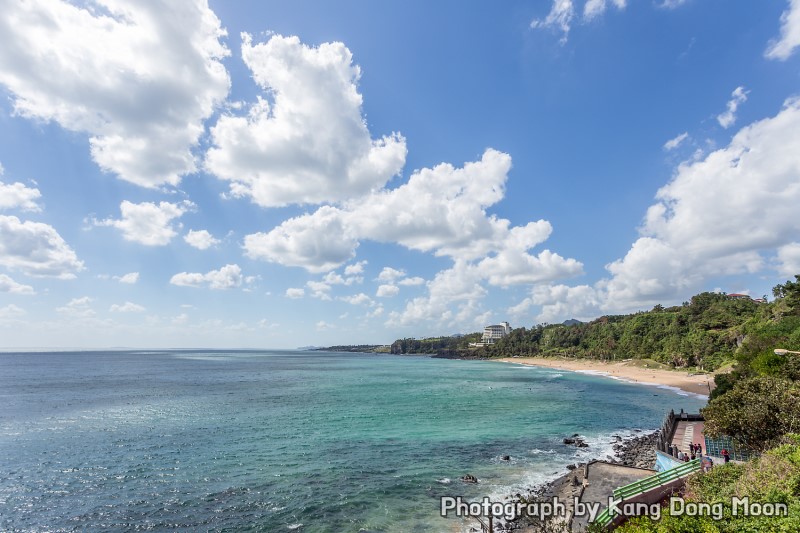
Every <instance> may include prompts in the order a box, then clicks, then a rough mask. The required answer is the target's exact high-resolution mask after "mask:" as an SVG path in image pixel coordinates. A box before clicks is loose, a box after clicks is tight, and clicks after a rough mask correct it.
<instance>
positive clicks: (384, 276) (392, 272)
mask: <svg viewBox="0 0 800 533" xmlns="http://www.w3.org/2000/svg"><path fill="white" fill-rule="evenodd" d="M405 275H406V273H405V271H404V270H398V269H396V268H392V267H383V270H381V273H380V274H378V281H388V282H389V283H391V282H393V281H395V280H396V279H398V278H402V277H404V276H405Z"/></svg>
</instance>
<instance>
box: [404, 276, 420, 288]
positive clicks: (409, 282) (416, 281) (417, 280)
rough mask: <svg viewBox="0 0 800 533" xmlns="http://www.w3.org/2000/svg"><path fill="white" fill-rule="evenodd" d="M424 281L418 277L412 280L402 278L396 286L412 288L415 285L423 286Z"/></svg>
mask: <svg viewBox="0 0 800 533" xmlns="http://www.w3.org/2000/svg"><path fill="white" fill-rule="evenodd" d="M424 283H425V280H424V279H422V278H421V277H419V276H415V277H413V278H404V279H401V280H400V281H398V282H397V284H398V285H404V286H406V287H413V286H416V285H423V284H424Z"/></svg>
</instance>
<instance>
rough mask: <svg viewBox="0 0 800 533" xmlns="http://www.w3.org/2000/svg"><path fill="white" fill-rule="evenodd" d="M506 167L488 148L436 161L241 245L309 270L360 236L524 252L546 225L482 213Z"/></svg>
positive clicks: (434, 247)
mask: <svg viewBox="0 0 800 533" xmlns="http://www.w3.org/2000/svg"><path fill="white" fill-rule="evenodd" d="M510 168H511V158H510V157H509V156H508V155H507V154H504V153H502V152H498V151H496V150H491V149H489V150H487V151H486V152H485V153H484V154H483V156H482V158H481V160H480V161H477V162H471V163H467V164H465V165H464V166H463V167H462V168H455V167H453V166H452V165H449V164H440V165H437V166H436V167H434V168H433V169H422V170H420V171H417V172H415V173H414V174H413V175H412V176H411V177H410V178H409V180H408V182H407V183H406V184H404V185H401V186H399V187H397V188H395V189H392V190H382V191H376V192H374V193H371V194H369V195H366V196H363V197H360V198H356V199H353V200H351V201H350V202H347V203H346V204H345V206H344V207H341V208H340V207H333V206H323V207H321V208H319V209H318V210H317V211H315V212H314V213H311V214H305V215H301V216H299V217H295V218H292V219H289V220H287V221H285V222H283V223H282V224H280V225H279V226H277V227H276V228H274V229H272V230H271V231H269V232H267V233H256V234H252V235H248V236H246V237H245V244H244V246H245V250H246V253H247V255H248V256H249V257H252V258H255V259H265V260H268V261H272V262H275V263H279V264H282V265H287V266H300V267H303V268H305V269H306V270H308V271H310V272H325V271H330V270H332V269H334V268H336V267H338V266H339V265H341V264H343V263H344V262H346V261H347V260H349V259H350V258H351V257H352V256H353V255H354V253H355V250H356V247H357V246H358V243H359V241H360V240H362V239H368V240H373V241H378V242H386V243H398V244H401V245H403V246H405V247H407V248H410V249H413V250H419V251H423V252H433V253H434V254H435V255H439V256H450V257H452V258H454V259H476V258H483V257H486V255H487V254H491V253H492V252H501V251H503V252H504V253H505V255H506V256H510V255H512V254H517V255H520V254H523V255H524V254H525V250H527V249H530V248H532V247H533V246H535V245H537V244H539V243H541V242H543V241H544V240H545V239H547V237H548V236H549V234H550V231H551V229H552V228H551V227H550V224H549V223H548V222H546V221H543V220H540V221H537V222H531V223H529V224H527V225H526V226H522V227H514V228H511V227H510V222H509V221H508V220H505V219H499V218H497V217H496V216H494V215H489V214H487V213H486V209H487V208H488V207H489V206H491V205H493V204H495V203H497V202H499V201H500V200H501V199H502V198H503V195H504V190H505V181H506V179H507V174H508V171H509V169H510ZM525 260H527V259H525V258H522V259H519V260H518V261H517V264H518V265H519V264H520V262H521V261H525ZM498 261H499V260H498ZM510 261H511V258H508V260H507V261H506V262H510ZM534 262H535V261H534ZM570 268H572V267H570ZM568 270H569V269H568ZM387 272H389V271H387ZM387 275H391V274H387V273H385V274H384V276H387ZM509 279H510V278H509Z"/></svg>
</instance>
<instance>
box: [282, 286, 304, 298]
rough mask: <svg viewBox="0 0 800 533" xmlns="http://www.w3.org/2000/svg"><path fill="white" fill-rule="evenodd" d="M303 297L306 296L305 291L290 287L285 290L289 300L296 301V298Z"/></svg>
mask: <svg viewBox="0 0 800 533" xmlns="http://www.w3.org/2000/svg"><path fill="white" fill-rule="evenodd" d="M305 295H306V291H305V289H303V288H297V287H290V288H288V289H286V297H287V298H291V299H293V300H296V299H298V298H302V297H303V296H305Z"/></svg>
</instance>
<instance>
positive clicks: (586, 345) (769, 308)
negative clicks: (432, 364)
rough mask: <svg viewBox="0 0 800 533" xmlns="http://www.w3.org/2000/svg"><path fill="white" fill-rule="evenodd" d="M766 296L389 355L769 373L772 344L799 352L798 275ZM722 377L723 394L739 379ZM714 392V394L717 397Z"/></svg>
mask: <svg viewBox="0 0 800 533" xmlns="http://www.w3.org/2000/svg"><path fill="white" fill-rule="evenodd" d="M797 279H798V281H797V282H791V281H787V282H786V283H785V284H783V285H778V286H777V287H775V289H774V290H773V294H774V295H775V298H776V299H775V301H774V302H772V303H768V304H765V303H758V302H755V301H754V300H751V299H748V298H731V297H729V296H727V295H725V294H717V293H711V292H705V293H701V294H698V295H696V296H694V297H692V299H691V300H690V301H689V302H685V303H684V304H683V305H680V306H675V307H667V308H665V307H663V306H661V305H657V306H655V307H654V308H653V309H652V310H650V311H645V312H641V313H636V314H632V315H609V316H603V317H600V318H598V319H597V320H593V321H592V322H589V323H577V324H571V325H563V324H539V325H536V326H533V327H532V328H530V329H527V328H517V329H514V330H513V331H512V332H511V334H510V335H508V336H506V337H505V338H503V339H501V340H499V341H497V342H496V343H495V344H493V345H489V346H484V347H478V348H470V347H469V343H475V342H479V341H480V337H481V334H480V333H472V334H470V335H466V336H463V337H440V338H435V339H422V340H417V339H400V340H397V341H395V342H394V343H393V344H392V347H391V351H392V353H395V354H410V353H426V354H438V355H439V356H443V357H472V358H474V357H478V358H492V357H512V356H545V357H546V356H562V357H576V358H586V359H601V360H621V359H642V358H649V359H653V360H654V361H656V362H658V363H661V364H665V365H668V366H669V367H670V368H695V369H702V370H709V371H711V370H716V369H718V368H719V367H721V366H723V365H726V364H730V363H731V362H732V361H734V360H742V361H746V362H747V363H748V364H747V365H746V366H747V367H748V368H749V367H750V365H749V362H750V361H753V366H754V368H757V369H759V370H760V369H764V370H768V371H770V372H773V373H780V372H783V371H784V370H785V368H786V363H787V361H786V358H785V356H784V357H783V358H781V357H780V356H775V355H774V354H772V351H771V350H772V349H773V348H774V347H776V346H778V345H780V346H781V347H785V348H789V349H792V348H793V347H794V349H800V276H798V277H797ZM739 377H740V376H739V375H736V376H732V377H730V379H729V380H728V381H725V378H722V379H721V380H720V381H721V383H719V385H720V386H721V387H722V391H721V392H724V391H725V390H728V389H729V388H730V385H731V384H732V383H733V382H734V381H736V380H737V379H739ZM721 392H720V394H721Z"/></svg>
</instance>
